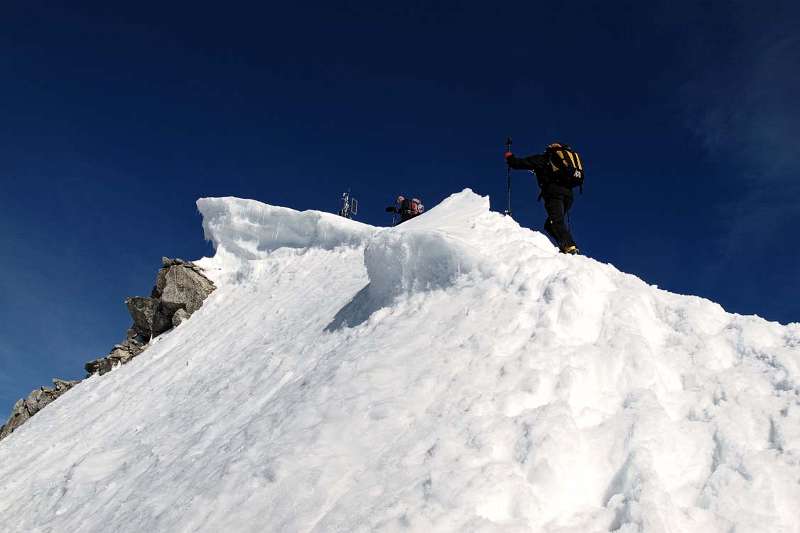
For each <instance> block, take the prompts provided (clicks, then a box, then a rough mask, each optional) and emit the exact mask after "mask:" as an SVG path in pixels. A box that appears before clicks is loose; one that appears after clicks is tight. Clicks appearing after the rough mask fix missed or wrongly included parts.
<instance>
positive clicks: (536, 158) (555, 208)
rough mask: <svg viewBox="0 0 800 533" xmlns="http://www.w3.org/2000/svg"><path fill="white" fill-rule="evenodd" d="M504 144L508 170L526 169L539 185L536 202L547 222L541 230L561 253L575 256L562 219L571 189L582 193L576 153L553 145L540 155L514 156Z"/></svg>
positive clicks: (570, 204)
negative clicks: (555, 244) (577, 188)
mask: <svg viewBox="0 0 800 533" xmlns="http://www.w3.org/2000/svg"><path fill="white" fill-rule="evenodd" d="M509 146H510V144H507V148H506V153H505V159H506V163H507V164H508V166H509V168H512V169H515V170H530V171H531V172H532V173H533V174H534V175H535V176H536V181H537V182H538V183H539V190H540V192H539V198H538V199H539V200H542V199H544V209H545V211H547V220H545V222H544V230H545V231H546V232H547V234H548V235H549V236H550V237H552V238H553V239H554V240H555V241H556V243H557V244H558V249H559V250H560V251H561V253H565V254H573V255H574V254H577V253H578V246H577V245H576V244H575V240H574V239H573V238H572V234H571V233H570V230H569V227H568V225H567V223H566V217H567V215H568V213H569V210H570V208H571V207H572V201H573V196H572V189H573V188H574V187H579V188H580V191H581V193H583V177H584V172H583V163H582V162H581V158H580V156H579V155H578V152H576V151H575V150H573V149H572V148H571V147H570V146H569V145H567V144H564V143H560V142H554V143H552V144H549V145H548V146H547V149H546V150H545V151H544V153H543V154H534V155H530V156H528V157H516V156H514V154H513V153H512V152H511V150H510V148H509Z"/></svg>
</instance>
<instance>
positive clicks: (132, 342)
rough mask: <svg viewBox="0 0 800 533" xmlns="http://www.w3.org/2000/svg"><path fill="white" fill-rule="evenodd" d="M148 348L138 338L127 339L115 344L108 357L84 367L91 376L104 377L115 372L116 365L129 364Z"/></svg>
mask: <svg viewBox="0 0 800 533" xmlns="http://www.w3.org/2000/svg"><path fill="white" fill-rule="evenodd" d="M146 347H147V344H146V343H142V342H140V341H138V340H137V339H136V338H128V339H125V340H124V341H122V342H121V343H120V344H115V345H114V347H113V348H112V349H111V352H110V353H109V354H108V355H107V356H105V357H101V358H99V359H95V360H93V361H89V362H88V363H86V365H84V368H85V369H86V372H88V373H89V375H90V376H91V375H92V374H100V375H101V376H102V375H103V374H105V373H107V372H110V371H111V370H113V369H114V367H115V366H116V365H124V364H125V363H128V362H129V361H130V360H131V359H133V358H134V357H136V356H137V355H139V354H140V353H142V352H143V351H144V349H145V348H146Z"/></svg>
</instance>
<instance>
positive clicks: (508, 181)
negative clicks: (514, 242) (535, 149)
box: [505, 137, 511, 216]
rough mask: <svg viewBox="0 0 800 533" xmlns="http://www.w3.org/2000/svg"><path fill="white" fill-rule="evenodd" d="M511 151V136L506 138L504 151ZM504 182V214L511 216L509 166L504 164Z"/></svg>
mask: <svg viewBox="0 0 800 533" xmlns="http://www.w3.org/2000/svg"><path fill="white" fill-rule="evenodd" d="M510 151H511V137H508V138H506V153H508V152H510ZM506 182H507V185H506V187H507V189H506V193H507V195H508V208H507V209H506V212H505V214H506V215H508V216H511V166H510V165H508V164H506Z"/></svg>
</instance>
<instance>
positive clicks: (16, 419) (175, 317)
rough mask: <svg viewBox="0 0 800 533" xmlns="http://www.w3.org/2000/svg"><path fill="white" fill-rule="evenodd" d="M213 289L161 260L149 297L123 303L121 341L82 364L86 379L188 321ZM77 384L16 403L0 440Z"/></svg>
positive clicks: (57, 383) (196, 270) (188, 270)
mask: <svg viewBox="0 0 800 533" xmlns="http://www.w3.org/2000/svg"><path fill="white" fill-rule="evenodd" d="M215 288H216V287H215V286H214V283H213V282H212V281H211V280H210V279H208V278H207V277H206V276H205V275H204V274H203V269H202V268H200V267H199V266H197V265H195V264H194V263H192V262H190V261H184V260H182V259H170V258H168V257H162V258H161V269H160V270H159V271H158V274H157V275H156V284H155V286H154V287H153V290H152V292H151V294H150V296H149V297H148V296H131V297H130V298H127V299H126V300H125V305H126V306H127V307H128V312H129V313H130V315H131V319H133V325H132V326H131V327H130V329H128V333H127V336H126V338H125V340H124V341H122V342H121V343H119V344H115V345H114V347H113V348H112V349H111V352H109V354H108V355H106V356H104V357H100V358H98V359H94V360H92V361H89V362H88V363H86V365H85V366H84V368H85V369H86V371H87V372H88V373H89V376H91V375H92V374H100V375H103V374H105V373H107V372H110V371H111V370H113V369H114V367H116V366H118V365H124V364H125V363H128V362H129V361H131V360H132V359H133V358H134V357H136V356H137V355H139V354H140V353H142V352H143V351H144V350H145V349H146V348H147V345H148V343H149V342H150V341H151V340H152V339H153V338H154V337H157V336H159V335H161V334H162V333H164V332H166V331H169V330H170V329H172V328H175V327H178V326H179V325H180V324H182V323H183V322H185V321H186V320H188V319H189V317H190V316H191V315H192V313H194V312H195V311H197V310H198V309H200V306H202V305H203V301H204V300H205V299H206V298H208V295H209V294H211V292H212V291H214V289H215ZM77 383H79V381H64V380H61V379H54V380H53V384H54V388H53V389H47V388H44V387H42V388H41V389H37V390H35V391H33V392H31V393H30V394H29V395H28V397H27V398H25V399H20V400H18V401H17V403H16V404H15V405H14V409H13V410H12V412H11V416H10V417H9V419H8V421H7V422H6V424H5V425H3V426H0V440H2V439H3V438H5V437H6V436H8V435H9V434H11V432H12V431H14V430H15V429H17V428H18V427H19V426H20V425H22V424H23V423H24V422H26V421H27V420H28V419H29V418H30V417H32V416H33V415H35V414H36V413H37V412H39V411H40V410H41V409H42V408H43V407H44V406H46V405H47V404H49V403H50V402H52V401H53V400H55V399H56V398H58V397H59V396H61V395H62V394H64V393H65V392H66V391H68V390H69V389H70V388H72V387H73V386H74V385H76V384H77Z"/></svg>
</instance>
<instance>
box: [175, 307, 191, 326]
mask: <svg viewBox="0 0 800 533" xmlns="http://www.w3.org/2000/svg"><path fill="white" fill-rule="evenodd" d="M188 318H189V313H188V312H187V311H186V309H178V310H177V311H175V314H174V315H172V327H174V328H177V327H178V326H180V325H181V324H182V323H183V322H185V321H186V320H187V319H188Z"/></svg>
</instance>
